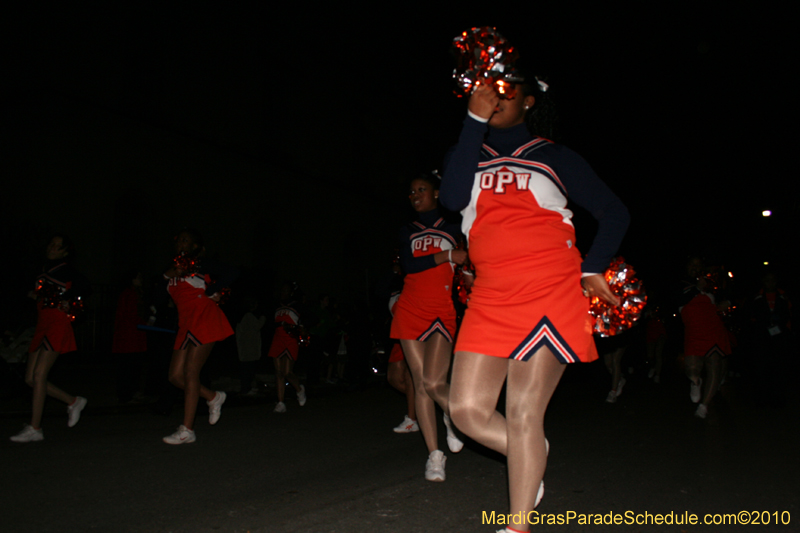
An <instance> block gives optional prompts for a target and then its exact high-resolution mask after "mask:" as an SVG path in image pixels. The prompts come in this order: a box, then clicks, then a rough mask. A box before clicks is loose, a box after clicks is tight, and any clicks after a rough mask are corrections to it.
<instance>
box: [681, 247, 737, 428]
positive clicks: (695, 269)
mask: <svg viewBox="0 0 800 533" xmlns="http://www.w3.org/2000/svg"><path fill="white" fill-rule="evenodd" d="M686 273H687V276H688V280H687V281H684V284H683V285H684V286H683V290H682V292H681V300H680V304H681V305H680V307H679V309H678V311H679V312H680V314H681V320H682V321H683V326H684V355H685V357H684V366H685V371H686V377H688V378H689V381H690V382H691V383H690V387H689V397H690V398H691V400H692V402H694V403H697V404H698V405H697V409H696V410H695V412H694V415H695V416H696V417H698V418H705V417H706V415H707V414H708V405H709V404H710V403H711V399H712V398H713V397H714V395H715V394H716V393H717V391H718V390H719V386H720V381H721V379H722V359H723V358H724V357H725V356H727V355H729V354H730V353H731V342H730V336H729V334H728V330H727V329H725V324H724V323H723V322H722V319H721V318H720V317H719V314H718V305H717V303H716V302H715V298H714V294H713V286H712V285H713V284H712V283H711V282H710V281H709V278H708V276H707V275H706V274H707V271H706V268H705V265H704V263H703V260H702V259H701V258H700V257H690V258H689V261H688V262H687V264H686ZM720 307H722V308H725V307H727V303H723V304H722V305H721V306H720ZM704 369H705V373H706V379H705V382H703V379H702V377H701V376H702V374H703V370H704ZM698 402H699V403H698Z"/></svg>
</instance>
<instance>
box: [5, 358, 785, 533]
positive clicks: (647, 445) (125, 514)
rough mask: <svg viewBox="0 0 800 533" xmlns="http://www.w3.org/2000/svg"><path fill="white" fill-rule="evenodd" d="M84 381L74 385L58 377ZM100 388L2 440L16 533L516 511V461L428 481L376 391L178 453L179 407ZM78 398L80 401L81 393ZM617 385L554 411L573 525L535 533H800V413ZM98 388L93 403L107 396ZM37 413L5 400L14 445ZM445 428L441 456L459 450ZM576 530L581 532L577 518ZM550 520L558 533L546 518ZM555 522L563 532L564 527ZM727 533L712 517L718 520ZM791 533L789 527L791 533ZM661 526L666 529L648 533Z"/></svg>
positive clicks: (366, 522)
mask: <svg viewBox="0 0 800 533" xmlns="http://www.w3.org/2000/svg"><path fill="white" fill-rule="evenodd" d="M55 378H58V379H61V380H69V379H70V375H69V372H63V371H62V372H61V373H55V374H54V381H55ZM89 378H90V376H88V375H87V374H86V373H82V374H81V375H80V376H73V379H72V381H71V382H70V384H71V385H72V386H68V383H66V382H64V381H60V382H58V383H61V384H63V385H64V386H65V388H67V389H69V390H73V391H75V392H76V393H79V394H83V391H86V393H85V394H83V395H86V396H87V397H88V398H89V406H88V408H87V410H86V411H85V413H84V416H83V417H82V419H81V421H80V423H79V424H78V425H77V426H75V427H74V428H67V424H66V415H65V413H64V411H63V406H61V405H59V404H58V403H57V402H56V401H55V400H50V401H49V403H48V407H47V416H46V418H45V420H44V429H45V440H44V441H43V442H39V443H30V444H15V443H12V442H9V441H8V440H7V438H5V437H4V438H3V439H2V440H0V454H1V456H2V458H3V459H2V463H3V470H2V475H1V476H0V482H2V504H3V510H2V512H1V513H0V516H1V517H2V518H0V523H2V530H3V531H33V532H49V531H53V532H85V531H102V532H106V531H113V532H116V531H120V532H126V531H137V532H138V531H146V532H150V531H153V532H162V531H164V532H166V531H174V532H179V531H180V532H216V531H224V532H247V531H249V532H259V533H272V532H275V533H282V532H287V533H288V532H292V533H295V532H296V533H300V532H303V533H305V532H313V533H334V532H336V533H360V532H439V531H448V532H476V533H477V532H480V533H487V532H494V531H496V530H497V529H500V528H501V527H502V526H501V525H489V524H484V523H482V522H484V521H485V520H484V517H490V516H491V512H492V511H494V512H495V517H497V516H498V515H499V514H501V513H504V512H506V511H507V508H508V496H507V489H506V472H505V462H504V460H503V458H502V457H499V456H497V455H496V454H493V453H490V452H487V451H486V450H485V449H484V448H482V447H481V446H479V445H477V444H475V443H473V442H468V444H467V446H466V447H465V449H464V450H463V451H462V452H461V453H460V454H458V455H454V454H451V453H449V452H446V453H447V456H448V460H447V480H446V481H445V482H444V483H431V482H428V481H425V479H424V477H423V473H424V466H425V459H426V455H427V454H426V450H425V447H424V444H423V441H422V438H421V435H420V434H419V433H416V434H408V435H397V434H395V433H393V432H392V427H394V426H395V425H396V424H397V423H399V422H400V420H402V417H403V414H404V402H403V399H402V398H401V397H400V396H399V395H398V394H397V393H395V392H394V391H392V390H390V389H389V388H387V387H386V386H384V385H382V384H381V383H380V381H379V380H376V381H375V382H374V383H373V384H372V385H371V386H369V387H366V388H363V389H361V390H357V391H354V390H347V389H345V388H341V389H333V388H327V389H317V390H312V391H310V394H309V400H308V403H307V405H306V406H305V407H303V408H300V407H299V406H298V405H297V403H296V401H294V399H290V400H288V402H287V406H288V412H287V413H285V414H282V415H280V414H274V413H272V412H271V410H272V407H273V405H274V404H272V403H270V402H269V401H268V400H267V399H263V400H256V401H249V402H243V401H242V400H239V399H238V398H235V397H233V395H232V397H231V399H230V400H229V402H228V403H227V404H226V406H225V408H223V411H222V418H221V419H220V421H219V423H218V424H217V425H216V426H213V427H211V426H209V425H208V422H207V420H206V418H205V416H204V415H203V414H199V415H198V421H197V424H196V427H195V429H196V432H197V442H196V443H193V444H188V445H182V446H169V445H166V444H163V443H162V442H161V437H163V436H164V435H167V434H169V433H171V432H172V431H174V429H175V427H176V426H177V425H178V424H180V422H181V414H182V412H181V409H180V408H176V409H174V410H173V412H172V414H171V415H169V416H161V415H156V414H153V413H151V412H150V410H149V408H148V407H147V406H139V407H133V408H123V409H118V408H116V407H115V406H113V400H112V397H111V396H112V395H111V394H110V391H109V386H108V385H107V382H105V383H106V384H104V385H103V386H102V387H101V386H97V385H96V383H97V382H98V381H99V382H101V383H102V382H103V380H97V379H95V380H94V383H95V386H94V389H92V386H91V384H92V383H93V380H92V379H89ZM79 388H80V391H79V390H78V389H79ZM607 389H608V379H607V378H606V377H605V375H604V374H603V371H602V369H600V367H599V366H598V364H593V365H584V367H582V368H580V369H578V368H576V369H574V370H573V369H572V368H570V369H569V370H568V371H567V373H566V375H565V378H564V380H563V381H562V383H561V385H560V387H559V389H558V391H557V392H556V395H555V397H554V399H553V401H552V402H551V405H550V409H549V411H548V415H547V421H546V431H547V436H548V438H549V440H550V443H551V451H550V457H549V462H548V468H547V473H546V475H545V483H546V493H545V497H544V500H543V501H542V503H541V505H540V506H539V508H538V509H537V511H539V513H540V515H539V517H542V516H543V515H544V514H548V515H553V514H555V515H560V516H561V519H563V520H566V519H567V518H569V523H567V524H560V525H559V524H557V525H550V526H546V525H545V526H542V525H537V526H534V527H533V528H532V529H533V531H558V532H564V533H571V532H579V531H580V532H583V531H617V530H619V531H642V532H660V531H669V532H687V533H688V532H694V531H720V532H722V531H733V530H735V531H749V530H753V531H786V532H788V531H800V509H798V502H799V501H800V498H799V496H800V483H799V482H798V480H799V479H800V461H799V460H798V436H800V431H798V416H797V413H798V399H797V396H796V395H795V396H793V397H792V398H791V399H790V402H789V405H788V406H787V407H784V408H782V409H757V408H755V407H753V406H752V405H751V402H750V397H749V395H748V393H747V390H746V387H744V386H743V385H742V384H741V383H738V382H737V381H736V380H734V381H733V382H732V383H728V384H726V385H725V387H724V388H723V390H722V392H721V394H720V396H719V397H718V400H717V401H715V402H714V404H713V406H712V408H711V409H710V413H709V417H708V418H707V419H706V420H699V419H696V418H694V417H693V412H694V405H693V404H692V403H691V402H690V400H689V398H688V382H687V381H686V380H685V378H682V377H680V376H678V375H677V374H676V373H673V374H670V375H667V376H665V379H664V380H663V382H662V384H661V385H654V384H653V383H652V382H650V381H648V380H646V379H645V378H644V377H643V376H638V375H633V376H630V377H629V379H628V384H627V385H626V388H625V391H624V394H623V395H622V396H621V397H620V398H619V401H618V402H617V403H616V404H613V405H612V404H606V403H605V402H604V399H605V396H606V393H607ZM92 390H94V391H95V392H94V397H93V395H92ZM26 401H27V400H26V399H25V398H24V397H22V398H20V397H17V398H13V399H5V400H3V401H0V434H2V435H8V436H10V435H13V434H14V433H16V432H17V431H18V430H19V429H20V427H21V424H22V423H24V422H26V421H27V416H28V415H26V414H25V412H24V411H25V409H24V408H21V407H20V406H23V407H24V405H25V402H26ZM442 435H443V426H442V425H441V423H440V442H441V443H442V446H443V447H444V446H446V444H445V442H444V437H443V436H442ZM740 511H746V512H748V516H749V517H750V519H751V520H753V519H754V518H753V517H755V516H756V515H755V513H756V512H758V513H759V514H758V516H759V518H760V520H761V521H766V520H769V521H770V522H771V523H770V524H768V525H748V526H741V525H740V526H730V525H728V526H725V525H684V524H681V525H678V524H674V523H673V524H672V525H666V524H662V525H655V524H639V525H636V524H633V525H624V524H623V525H586V524H581V523H579V521H580V519H581V516H582V515H583V516H584V518H587V515H592V516H589V517H588V518H590V519H591V518H593V519H596V518H597V516H596V515H600V516H601V517H603V519H605V520H608V518H607V517H613V516H612V515H609V513H612V514H617V515H621V519H622V520H623V521H624V520H625V518H626V514H625V513H629V514H628V515H627V516H629V517H633V519H634V520H636V518H637V515H638V517H639V519H640V520H641V519H642V515H644V514H645V513H650V514H651V515H657V514H662V515H667V514H668V513H672V516H673V520H680V517H685V516H686V513H688V514H695V515H697V517H698V520H700V521H702V520H703V518H704V515H706V514H713V513H733V514H735V513H739V512H740ZM568 513H574V514H575V516H574V517H572V515H571V514H569V515H568ZM546 519H547V518H546V517H545V520H546ZM554 519H555V520H558V516H556V517H555V518H554ZM712 519H713V517H712ZM787 519H788V520H789V521H790V523H789V524H788V525H775V522H776V520H778V521H780V520H783V521H784V522H785V521H786V520H787ZM651 520H653V518H651Z"/></svg>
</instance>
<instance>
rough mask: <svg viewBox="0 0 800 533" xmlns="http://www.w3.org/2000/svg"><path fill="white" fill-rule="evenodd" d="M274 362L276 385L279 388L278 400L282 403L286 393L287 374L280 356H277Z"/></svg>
mask: <svg viewBox="0 0 800 533" xmlns="http://www.w3.org/2000/svg"><path fill="white" fill-rule="evenodd" d="M272 362H273V363H274V364H275V381H276V382H275V385H276V387H277V389H278V402H279V403H280V402H283V397H284V395H285V394H286V374H284V370H283V366H282V365H281V358H280V357H276V358H275V359H273V360H272Z"/></svg>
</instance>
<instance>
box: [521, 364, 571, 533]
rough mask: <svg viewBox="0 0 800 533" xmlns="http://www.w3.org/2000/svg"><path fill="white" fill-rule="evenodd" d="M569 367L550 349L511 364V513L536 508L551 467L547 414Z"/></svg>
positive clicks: (523, 514) (524, 512)
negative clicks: (545, 415) (545, 429)
mask: <svg viewBox="0 0 800 533" xmlns="http://www.w3.org/2000/svg"><path fill="white" fill-rule="evenodd" d="M565 368H566V365H565V364H562V363H559V362H558V360H557V359H556V358H555V356H554V355H553V354H552V352H550V350H549V349H547V348H540V349H539V350H538V351H537V352H536V353H535V354H534V355H533V357H531V358H530V359H529V360H528V361H514V360H511V361H509V364H508V388H507V393H506V419H507V425H508V489H509V500H510V504H511V513H518V512H519V513H522V514H521V516H527V513H528V512H530V511H532V510H533V508H534V505H535V502H536V495H537V493H538V490H539V483H540V482H541V480H542V478H543V477H544V471H545V467H546V466H547V451H546V445H545V438H544V414H545V411H546V410H547V405H548V404H549V403H550V398H551V397H552V396H553V392H555V390H556V387H557V386H558V382H559V381H560V380H561V376H562V375H563V373H564V369H565ZM521 529H522V530H523V531H524V530H525V526H521Z"/></svg>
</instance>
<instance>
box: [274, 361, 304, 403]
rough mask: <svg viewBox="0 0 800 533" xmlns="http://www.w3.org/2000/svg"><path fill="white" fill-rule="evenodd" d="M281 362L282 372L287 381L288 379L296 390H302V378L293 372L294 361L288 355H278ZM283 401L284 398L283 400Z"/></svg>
mask: <svg viewBox="0 0 800 533" xmlns="http://www.w3.org/2000/svg"><path fill="white" fill-rule="evenodd" d="M278 361H279V364H280V366H281V373H282V374H283V376H284V378H285V380H286V381H288V382H289V383H290V384H291V385H292V387H294V390H295V391H297V392H300V380H299V379H297V376H295V375H294V372H292V368H293V367H294V361H293V360H292V358H291V357H289V356H288V355H282V356H280V357H278ZM281 401H283V400H281Z"/></svg>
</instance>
